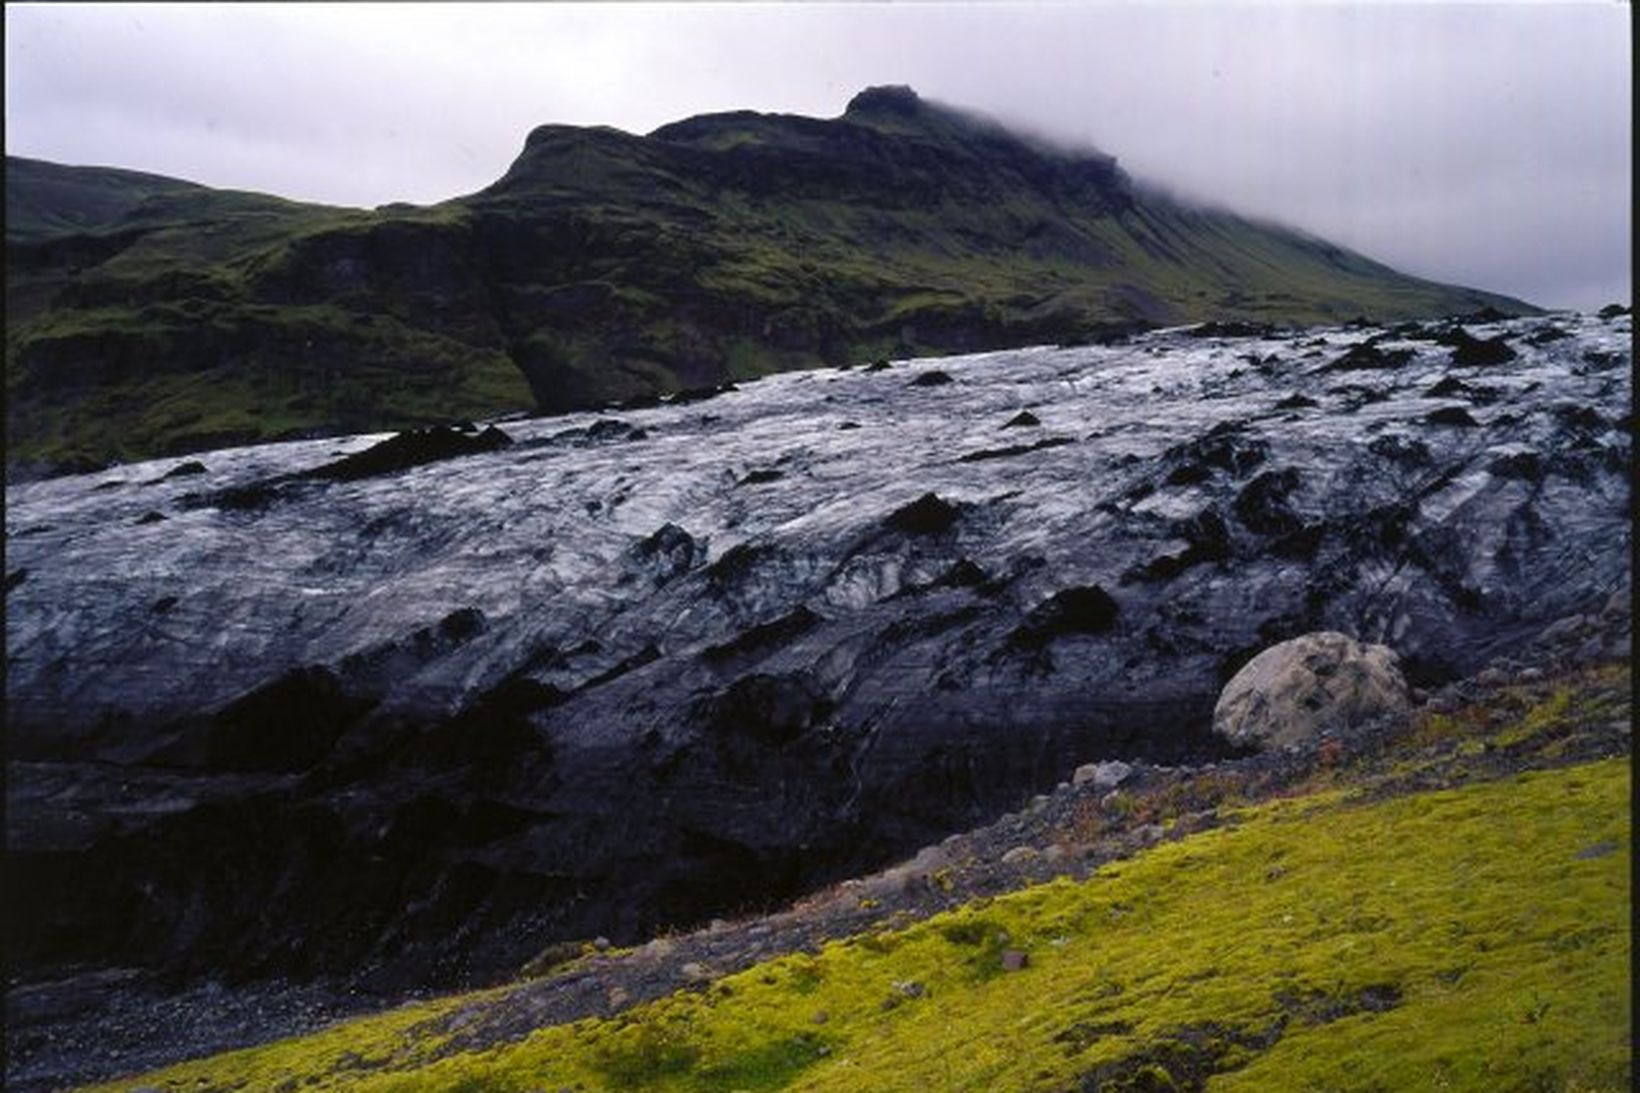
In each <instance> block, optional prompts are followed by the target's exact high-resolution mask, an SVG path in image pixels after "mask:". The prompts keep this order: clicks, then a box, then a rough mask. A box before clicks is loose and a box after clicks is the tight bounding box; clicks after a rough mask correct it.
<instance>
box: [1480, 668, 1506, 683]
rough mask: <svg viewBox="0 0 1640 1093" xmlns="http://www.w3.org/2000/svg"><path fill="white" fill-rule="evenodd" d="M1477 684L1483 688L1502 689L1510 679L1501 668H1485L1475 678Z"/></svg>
mask: <svg viewBox="0 0 1640 1093" xmlns="http://www.w3.org/2000/svg"><path fill="white" fill-rule="evenodd" d="M1475 682H1476V683H1479V684H1480V685H1481V686H1482V687H1502V686H1503V685H1504V684H1505V683H1508V682H1509V677H1508V675H1506V674H1505V673H1504V671H1503V669H1501V668H1483V669H1482V670H1481V671H1480V673H1479V674H1478V675H1476V676H1475Z"/></svg>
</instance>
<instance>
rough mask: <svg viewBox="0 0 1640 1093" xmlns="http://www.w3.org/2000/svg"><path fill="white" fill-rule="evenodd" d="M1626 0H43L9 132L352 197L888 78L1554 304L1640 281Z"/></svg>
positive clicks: (15, 35)
mask: <svg viewBox="0 0 1640 1093" xmlns="http://www.w3.org/2000/svg"><path fill="white" fill-rule="evenodd" d="M1629 27H1630V11H1629V5H1628V4H1626V3H1616V2H1606V0H1589V2H1584V3H1538V4H1521V3H1516V4H1504V5H1482V4H1477V3H1403V4H1387V3H1372V4H1356V5H1342V4H1314V3H1288V4H1260V5H1254V4H1247V3H1237V4H1230V3H1212V4H1188V5H1187V4H1177V3H1162V4H1158V3H1146V4H1136V3H1135V4H1122V3H1102V4H1095V3H1075V2H1072V3H1064V2H1060V3H1040V2H1034V3H1033V2H1013V3H998V4H979V3H959V4H939V3H859V4H829V3H805V4H794V3H770V4H753V3H735V4H696V3H691V4H654V5H652V4H601V3H582V4H546V5H536V4H494V3H492V4H450V5H442V4H389V3H369V4H315V5H307V4H273V5H250V4H221V5H214V4H179V5H146V4H123V3H122V4H112V5H96V4H72V5H52V4H15V3H8V4H6V7H5V29H6V151H7V152H8V153H9V154H13V155H26V156H35V157H39V158H44V159H51V160H56V161H59V162H64V163H80V164H102V165H110V166H122V167H132V168H138V169H141V170H148V171H154V172H158V173H161V174H167V175H173V176H177V177H181V178H187V179H192V180H194V181H197V182H203V183H207V184H209V185H214V186H228V187H237V188H243V189H254V190H264V191H268V192H272V193H277V194H281V195H284V196H287V197H294V198H301V199H305V200H314V201H327V202H332V203H337V204H348V205H366V206H368V205H377V204H382V203H385V202H388V201H395V200H407V201H415V202H432V201H438V200H442V199H444V198H448V197H453V196H456V195H459V194H463V193H469V192H471V191H473V190H476V189H479V188H481V187H483V186H484V185H486V184H488V183H489V182H491V181H493V180H494V179H495V178H496V177H498V176H499V175H500V174H501V173H502V172H503V171H504V170H505V169H506V167H507V165H508V163H509V162H511V160H512V159H513V157H514V156H515V155H517V153H518V151H519V149H520V148H521V147H522V144H523V140H524V135H525V134H526V133H527V132H528V131H529V130H530V129H531V128H532V127H534V126H535V125H538V124H541V123H543V122H568V123H572V124H584V125H594V124H596V125H613V126H616V127H618V128H621V129H625V130H628V131H630V132H636V133H643V132H648V131H649V130H651V129H653V128H655V127H656V126H659V125H662V124H664V123H666V122H668V121H675V120H677V119H679V118H683V117H688V116H690V115H692V114H698V113H702V112H707V111H716V110H731V109H753V110H761V111H778V112H787V113H799V114H808V115H812V116H817V117H833V116H836V115H837V114H840V113H841V112H842V110H843V107H844V105H845V104H846V103H847V102H848V99H849V98H850V97H851V96H852V95H853V94H854V92H856V91H858V90H859V89H861V88H862V87H866V86H868V85H872V84H882V83H904V84H910V85H911V86H913V87H915V88H916V89H917V90H918V91H919V92H920V93H921V94H922V95H924V97H927V98H933V99H938V100H942V101H945V102H948V103H952V104H954V105H959V106H965V107H970V108H974V109H978V110H981V111H984V112H988V113H991V114H994V115H996V116H998V117H1000V118H1002V119H1004V120H1011V121H1015V122H1023V123H1027V124H1029V125H1030V126H1032V127H1034V128H1036V129H1038V130H1041V131H1042V132H1044V133H1046V134H1049V135H1052V136H1055V137H1058V138H1060V139H1062V140H1066V141H1071V142H1075V143H1081V144H1090V145H1093V146H1096V147H1098V148H1100V149H1102V150H1104V151H1105V152H1108V153H1110V154H1112V155H1114V156H1116V157H1117V158H1118V160H1119V161H1120V162H1121V163H1122V165H1123V166H1124V167H1126V168H1127V170H1128V171H1129V172H1130V173H1131V174H1133V175H1134V176H1136V177H1139V178H1143V179H1150V180H1153V181H1157V182H1162V183H1165V184H1168V185H1169V186H1170V187H1172V188H1174V189H1175V190H1176V191H1178V192H1179V193H1181V194H1183V195H1186V196H1193V197H1198V198H1205V199H1210V200H1211V201H1213V202H1215V203H1217V204H1220V205H1224V206H1227V207H1229V208H1232V209H1235V210H1237V211H1240V212H1245V213H1250V214H1256V215H1261V216H1267V217H1271V218H1274V219H1277V220H1280V221H1283V222H1285V223H1288V224H1292V225H1295V226H1297V227H1301V228H1304V229H1306V230H1309V231H1312V232H1315V233H1316V234H1319V235H1322V236H1325V237H1327V238H1329V239H1332V240H1334V241H1336V242H1339V243H1343V244H1345V245H1347V246H1350V247H1353V248H1355V249H1357V250H1360V251H1362V252H1364V253H1366V254H1367V255H1369V256H1371V257H1374V258H1377V259H1379V260H1381V261H1385V262H1388V263H1389V264H1391V265H1393V266H1396V267H1397V268H1400V269H1402V270H1404V271H1406V272H1410V273H1415V274H1419V275H1422V276H1426V277H1432V278H1435V279H1438V280H1447V281H1455V282H1459V283H1462V284H1466V285H1471V286H1475V287H1480V288H1487V289H1492V290H1496V291H1501V292H1507V293H1510V294H1512V295H1516V296H1520V297H1523V298H1525V299H1527V300H1530V301H1532V302H1534V303H1538V304H1543V305H1546V306H1552V307H1584V308H1592V307H1598V306H1600V305H1602V304H1604V303H1608V302H1611V301H1613V300H1619V299H1620V300H1623V301H1625V302H1626V301H1627V300H1628V299H1629V294H1630V203H1631V200H1630V192H1631V189H1630V188H1631V177H1630V170H1629V161H1630V149H1631V146H1632V133H1631V122H1632V119H1631V113H1630V86H1631V80H1632V55H1631V51H1630V45H1629V37H1630V34H1629Z"/></svg>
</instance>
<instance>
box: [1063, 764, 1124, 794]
mask: <svg viewBox="0 0 1640 1093" xmlns="http://www.w3.org/2000/svg"><path fill="white" fill-rule="evenodd" d="M1132 773H1133V768H1132V767H1131V766H1129V765H1128V764H1126V763H1124V762H1122V761H1121V760H1120V759H1112V760H1110V761H1108V762H1104V763H1087V764H1085V765H1083V766H1080V767H1077V768H1076V773H1075V774H1073V775H1071V785H1073V786H1085V785H1091V786H1093V788H1094V789H1110V788H1112V787H1114V786H1119V785H1121V784H1122V783H1123V782H1125V781H1127V777H1128V775H1130V774H1132Z"/></svg>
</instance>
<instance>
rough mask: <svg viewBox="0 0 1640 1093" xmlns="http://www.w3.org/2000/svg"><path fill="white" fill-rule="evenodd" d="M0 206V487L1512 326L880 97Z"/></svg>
mask: <svg viewBox="0 0 1640 1093" xmlns="http://www.w3.org/2000/svg"><path fill="white" fill-rule="evenodd" d="M6 202H7V214H8V215H7V221H8V227H7V239H6V243H7V248H6V254H7V257H6V263H7V298H6V307H7V319H8V323H7V336H6V382H7V394H8V401H9V405H10V409H9V411H8V418H7V427H8V461H9V462H8V474H10V475H12V476H14V477H15V476H17V475H28V474H39V473H44V472H49V471H53V470H63V469H74V468H79V469H89V468H92V467H95V466H101V465H103V464H104V463H106V461H107V460H108V459H110V458H120V459H132V458H140V457H145V456H153V455H159V454H177V453H182V452H187V451H195V450H202V449H206V448H210V447H215V446H220V445H223V444H228V443H237V442H248V441H252V440H261V439H275V438H287V437H299V436H313V435H321V434H333V433H338V432H349V431H363V430H372V429H384V428H397V427H406V426H411V425H421V424H430V423H434V422H444V421H452V420H458V419H464V418H474V417H484V416H489V415H495V414H498V413H502V412H506V411H512V410H520V409H528V408H536V409H540V410H545V411H560V410H567V409H575V408H585V407H591V406H596V405H601V404H605V403H608V402H611V401H614V400H623V399H633V398H646V397H654V396H656V395H658V394H663V393H667V392H677V391H683V390H690V389H697V388H704V387H713V386H718V385H721V384H723V383H724V382H726V381H733V380H737V379H745V378H748V377H751V376H756V375H761V374H766V373H770V372H776V371H784V370H789V369H796V368H806V367H812V366H815V365H820V364H847V363H863V362H866V361H869V360H873V359H876V358H879V357H883V356H908V355H913V354H930V353H953V352H971V351H975V350H983V349H991V348H1000V347H1006V346H1017V345H1022V344H1029V343H1044V342H1066V341H1076V340H1080V339H1082V338H1085V337H1088V336H1090V335H1097V334H1098V333H1100V332H1101V331H1102V330H1105V329H1108V328H1109V325H1110V324H1134V323H1149V324H1176V323H1184V322H1192V321H1199V320H1208V319H1224V320H1256V321H1273V322H1284V323H1299V322H1326V321H1340V320H1343V319H1346V318H1350V317H1354V316H1357V315H1361V316H1366V317H1368V318H1372V319H1376V320H1385V321H1388V320H1397V319H1409V318H1421V317H1429V316H1435V315H1443V314H1462V313H1470V312H1474V311H1476V310H1480V309H1493V310H1497V311H1501V312H1507V313H1524V312H1528V311H1531V310H1532V309H1531V308H1530V307H1529V306H1528V305H1525V304H1523V303H1522V302H1520V301H1518V300H1512V299H1508V298H1505V297H1500V296H1496V295H1493V294H1489V293H1483V292H1478V291H1473V290H1468V289H1462V288H1456V287H1453V286H1447V285H1440V284H1435V283H1432V282H1428V281H1423V280H1420V279H1417V278H1412V277H1407V276H1404V275H1402V274H1398V273H1396V272H1395V271H1393V270H1390V269H1388V268H1387V267H1385V266H1382V265H1380V264H1378V263H1375V262H1372V261H1370V260H1369V259H1366V258H1364V257H1362V256H1360V255H1358V254H1354V253H1352V252H1350V251H1347V250H1344V249H1342V248H1339V247H1336V246H1333V245H1331V244H1328V243H1326V242H1324V241H1322V240H1319V239H1316V238H1314V237H1312V236H1309V235H1306V234H1304V233H1301V232H1297V231H1293V230H1290V229H1286V228H1281V227H1278V226H1275V225H1271V224H1265V223H1259V222H1255V221H1252V220H1249V219H1246V218H1243V217H1239V216H1235V215H1233V214H1230V213H1226V212H1221V211H1214V210H1208V209H1202V208H1194V207H1191V206H1188V205H1186V204H1182V203H1180V202H1178V201H1175V200H1172V199H1169V198H1166V197H1163V196H1160V195H1159V194H1157V193H1155V192H1153V191H1151V190H1149V189H1147V188H1146V187H1144V186H1143V185H1140V184H1137V183H1135V182H1134V181H1133V180H1131V179H1130V178H1128V176H1127V175H1126V174H1125V173H1124V172H1123V171H1122V170H1121V169H1120V168H1119V167H1118V166H1117V164H1116V162H1115V160H1113V159H1111V158H1110V157H1108V156H1105V155H1103V154H1100V153H1097V152H1094V151H1091V150H1080V151H1071V150H1065V149H1060V148H1053V147H1049V146H1047V145H1045V144H1043V143H1041V142H1039V141H1035V140H1031V139H1028V138H1025V137H1022V136H1020V135H1017V134H1015V133H1012V132H1010V131H1008V130H1006V129H1004V128H1002V127H1000V126H998V125H996V124H994V123H992V122H989V121H986V120H984V119H980V118H976V117H974V116H971V115H969V114H966V113H963V112H961V111H958V110H954V109H950V108H947V107H944V106H940V105H937V104H934V103H930V102H927V101H925V100H923V99H920V98H919V97H918V96H917V95H916V94H915V93H914V92H912V91H910V90H909V89H907V88H892V87H888V88H873V89H869V90H867V91H865V92H862V93H861V94H860V95H858V96H856V97H855V98H854V99H853V101H851V102H850V103H849V105H848V108H847V110H846V111H845V112H844V113H843V115H842V116H841V117H838V118H835V119H830V120H818V119H812V118H804V117H794V116H785V115H764V114H756V113H751V112H737V113H727V114H716V115H709V116H705V117H697V118H691V119H689V120H687V121H682V122H678V123H675V124H671V125H667V126H663V127H662V128H660V129H658V130H656V131H655V132H653V133H651V134H649V135H648V136H634V135H630V134H627V133H623V132H620V131H617V130H614V129H607V128H575V127H569V126H556V125H548V126H542V127H540V128H538V129H536V130H535V131H534V132H532V133H531V134H530V135H529V137H528V139H527V140H526V142H525V146H524V150H523V152H522V154H521V155H520V156H519V157H518V159H517V160H516V161H515V162H514V163H513V165H512V167H511V168H510V169H509V170H508V171H507V173H506V174H505V175H504V176H503V177H502V178H501V179H499V180H498V181H497V182H496V183H495V184H494V185H492V186H490V187H488V188H486V189H484V190H481V191H479V192H478V193H475V194H472V195H469V196H466V197H462V198H458V199H455V200H452V201H447V202H443V203H441V204H438V205H434V206H429V207H414V206H408V205H389V206H384V207H381V208H378V209H375V210H370V211H366V210H357V209H340V208H332V207H325V206H318V205H310V204H301V203H296V202H289V201H283V200H280V199H278V198H273V197H267V196H263V195H256V194H246V193H238V192H230V191H220V190H212V189H208V188H205V187H201V186H196V185H193V184H190V183H185V182H180V181H177V180H171V179H163V178H159V177H157V176H152V175H142V174H137V173H135V172H126V171H113V170H109V169H104V168H76V167H61V166H57V165H53V164H47V163H41V162H38V161H32V160H21V159H16V158H11V157H8V160H7V179H6Z"/></svg>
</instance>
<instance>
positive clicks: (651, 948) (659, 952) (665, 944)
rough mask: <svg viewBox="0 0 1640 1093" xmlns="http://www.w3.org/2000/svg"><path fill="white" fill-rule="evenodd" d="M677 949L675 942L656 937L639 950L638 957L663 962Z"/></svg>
mask: <svg viewBox="0 0 1640 1093" xmlns="http://www.w3.org/2000/svg"><path fill="white" fill-rule="evenodd" d="M677 947H678V946H677V944H676V943H675V942H673V941H670V940H668V939H667V938H664V937H657V938H655V939H654V940H653V941H651V942H649V943H648V944H647V945H645V946H644V947H643V948H641V949H639V950H638V955H639V956H641V957H646V958H648V959H650V960H665V959H666V958H667V957H669V956H671V955H672V953H673V952H674V951H675V950H676V949H677Z"/></svg>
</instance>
